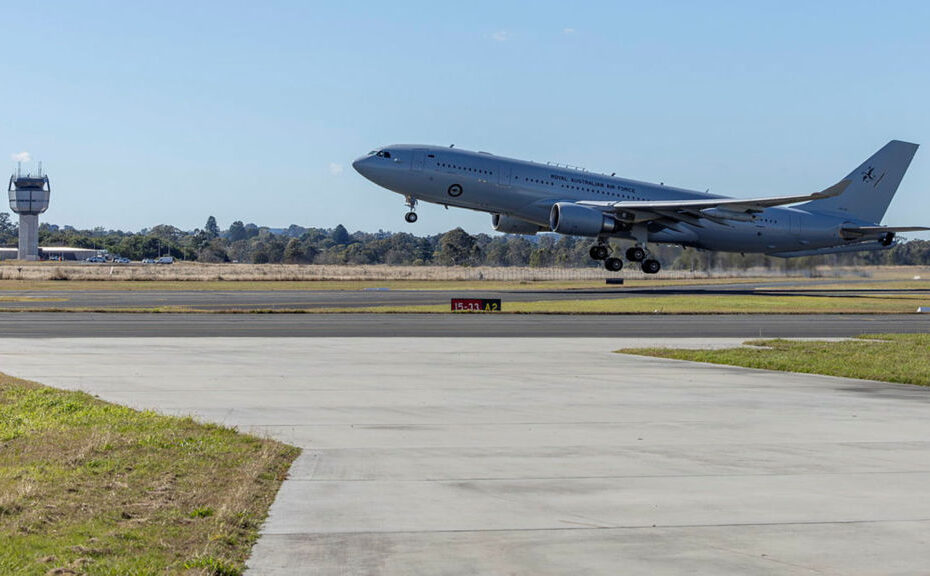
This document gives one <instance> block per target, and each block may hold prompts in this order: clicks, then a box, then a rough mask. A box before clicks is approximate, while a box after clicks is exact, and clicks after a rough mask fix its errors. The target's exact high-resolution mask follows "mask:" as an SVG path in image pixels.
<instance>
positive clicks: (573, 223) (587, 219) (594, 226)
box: [549, 202, 620, 236]
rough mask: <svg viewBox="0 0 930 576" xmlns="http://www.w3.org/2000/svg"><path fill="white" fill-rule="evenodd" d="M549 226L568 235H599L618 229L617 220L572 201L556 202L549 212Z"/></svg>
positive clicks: (554, 230) (559, 232)
mask: <svg viewBox="0 0 930 576" xmlns="http://www.w3.org/2000/svg"><path fill="white" fill-rule="evenodd" d="M549 228H551V229H552V231H553V232H556V233H558V234H567V235H569V236H600V235H601V234H611V233H613V232H616V231H617V230H619V229H620V223H619V222H617V220H616V219H615V218H614V217H613V216H611V215H609V214H605V213H604V212H602V211H600V210H598V209H597V208H589V207H588V206H579V205H578V204H574V203H572V202H556V203H555V204H553V205H552V210H551V211H550V212H549Z"/></svg>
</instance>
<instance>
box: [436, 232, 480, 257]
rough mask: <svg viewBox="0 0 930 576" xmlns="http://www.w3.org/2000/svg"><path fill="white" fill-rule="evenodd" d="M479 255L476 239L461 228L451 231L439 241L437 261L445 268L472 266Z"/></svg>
mask: <svg viewBox="0 0 930 576" xmlns="http://www.w3.org/2000/svg"><path fill="white" fill-rule="evenodd" d="M479 255H480V252H479V251H478V249H477V246H476V245H475V239H474V238H472V237H471V236H469V234H468V233H467V232H465V231H464V230H462V229H461V228H456V229H455V230H449V231H448V232H446V233H445V234H443V235H442V237H441V238H440V239H439V253H438V255H437V257H438V258H437V259H438V261H439V264H442V265H443V266H471V265H474V264H476V263H477V260H478V256H479Z"/></svg>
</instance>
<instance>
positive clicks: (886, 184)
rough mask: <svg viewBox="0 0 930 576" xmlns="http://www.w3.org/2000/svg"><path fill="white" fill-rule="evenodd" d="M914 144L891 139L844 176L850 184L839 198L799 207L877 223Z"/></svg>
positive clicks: (889, 202)
mask: <svg viewBox="0 0 930 576" xmlns="http://www.w3.org/2000/svg"><path fill="white" fill-rule="evenodd" d="M915 152H917V144H911V143H910V142H902V141H900V140H892V141H891V142H889V143H888V144H885V146H884V147H883V148H882V149H881V150H879V151H878V152H876V153H875V154H873V155H872V156H871V157H870V158H869V159H868V160H866V161H865V162H863V163H862V165H861V166H859V167H858V168H856V169H855V170H853V171H852V172H850V173H849V175H848V176H847V177H846V178H848V179H849V180H851V181H852V183H851V184H850V185H849V187H848V188H847V189H846V190H845V191H844V192H843V193H842V194H840V195H839V196H835V197H833V198H824V199H822V200H812V201H810V202H808V203H806V204H803V205H801V206H799V208H803V209H805V210H810V211H812V212H828V213H831V214H836V215H845V216H848V217H850V218H856V219H858V220H864V221H866V222H874V223H876V224H877V223H879V222H881V221H882V218H883V217H884V216H885V211H886V210H888V205H889V204H891V199H892V198H893V197H894V193H895V192H897V190H898V185H899V184H900V183H901V179H902V178H904V173H905V172H906V171H907V167H908V166H909V165H910V164H911V159H912V158H913V157H914V153H915Z"/></svg>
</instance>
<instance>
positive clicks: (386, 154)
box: [378, 150, 391, 158]
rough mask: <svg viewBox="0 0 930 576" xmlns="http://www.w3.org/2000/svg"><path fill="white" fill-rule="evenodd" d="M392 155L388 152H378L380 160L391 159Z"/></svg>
mask: <svg viewBox="0 0 930 576" xmlns="http://www.w3.org/2000/svg"><path fill="white" fill-rule="evenodd" d="M390 157H391V153H390V152H388V151H387V150H378V158H390Z"/></svg>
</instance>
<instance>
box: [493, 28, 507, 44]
mask: <svg viewBox="0 0 930 576" xmlns="http://www.w3.org/2000/svg"><path fill="white" fill-rule="evenodd" d="M491 39H492V40H494V41H495V42H506V41H507V40H509V39H510V32H508V31H506V30H498V31H497V32H495V33H494V34H491Z"/></svg>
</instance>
